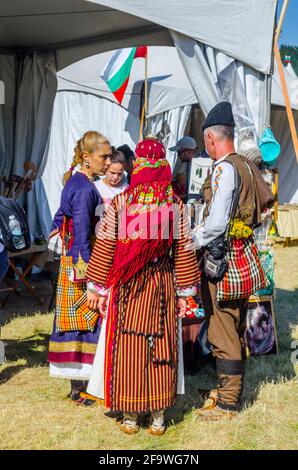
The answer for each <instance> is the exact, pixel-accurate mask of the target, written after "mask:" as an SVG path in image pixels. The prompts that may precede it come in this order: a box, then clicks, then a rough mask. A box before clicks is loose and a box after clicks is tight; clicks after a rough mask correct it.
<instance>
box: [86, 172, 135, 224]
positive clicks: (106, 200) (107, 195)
mask: <svg viewBox="0 0 298 470" xmlns="http://www.w3.org/2000/svg"><path fill="white" fill-rule="evenodd" d="M94 184H95V187H96V189H97V191H98V192H99V194H100V196H101V198H102V202H103V204H100V205H99V206H97V208H96V210H95V215H96V216H98V217H102V216H103V215H104V212H105V211H106V210H107V208H108V206H109V204H110V203H111V201H112V199H113V198H114V197H115V196H118V194H120V193H123V191H124V190H125V189H126V188H127V187H128V184H127V178H124V179H123V181H122V184H121V186H117V187H111V186H108V185H107V184H106V183H105V182H104V178H103V179H100V180H98V181H95V182H94Z"/></svg>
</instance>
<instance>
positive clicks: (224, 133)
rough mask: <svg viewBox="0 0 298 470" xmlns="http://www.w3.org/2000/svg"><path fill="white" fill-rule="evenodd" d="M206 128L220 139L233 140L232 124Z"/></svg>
mask: <svg viewBox="0 0 298 470" xmlns="http://www.w3.org/2000/svg"><path fill="white" fill-rule="evenodd" d="M207 130H211V131H212V132H214V133H215V134H216V135H217V136H218V137H219V138H220V139H228V140H234V137H235V132H234V127H232V126H223V125H217V126H210V127H209V128H207Z"/></svg>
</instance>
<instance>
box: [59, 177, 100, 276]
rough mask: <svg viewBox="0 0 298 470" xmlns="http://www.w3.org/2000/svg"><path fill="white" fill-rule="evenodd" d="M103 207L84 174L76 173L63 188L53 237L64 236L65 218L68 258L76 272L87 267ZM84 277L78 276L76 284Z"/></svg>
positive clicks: (92, 185) (97, 194) (96, 192)
mask: <svg viewBox="0 0 298 470" xmlns="http://www.w3.org/2000/svg"><path fill="white" fill-rule="evenodd" d="M100 203H101V197H100V195H99V193H98V191H97V189H96V187H95V185H94V184H93V183H92V182H90V181H89V179H88V177H87V176H86V175H84V174H83V173H80V172H77V173H75V174H74V175H73V176H72V177H71V178H70V179H69V180H68V182H67V183H66V185H65V186H64V188H63V191H62V194H61V202H60V207H59V209H58V211H57V213H56V215H55V217H54V220H53V224H52V229H51V234H53V233H57V232H58V231H60V232H61V230H62V225H63V218H64V216H66V217H67V227H68V230H67V232H68V233H69V235H70V241H69V244H68V249H67V251H66V255H67V256H72V259H73V264H74V268H75V270H76V266H78V265H80V268H82V265H84V264H85V265H86V264H87V263H88V261H89V258H90V256H91V250H92V244H91V237H92V235H94V233H95V224H96V218H95V209H96V207H97V206H98V205H99V204H100ZM83 270H84V266H83ZM77 274H78V272H77ZM84 277H85V276H80V275H77V276H76V279H75V280H81V279H82V278H84ZM82 280H83V279H82Z"/></svg>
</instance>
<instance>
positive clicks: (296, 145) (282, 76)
mask: <svg viewBox="0 0 298 470" xmlns="http://www.w3.org/2000/svg"><path fill="white" fill-rule="evenodd" d="M288 4H289V0H284V3H283V6H282V10H281V13H280V17H279V21H278V25H277V28H276V31H275V37H274V56H275V60H276V63H277V66H278V72H279V77H280V81H281V86H282V92H283V96H284V100H285V105H286V111H287V116H288V121H289V126H290V131H291V136H292V140H293V146H294V150H295V154H296V159H297V163H298V137H297V131H296V126H295V121H294V116H293V111H292V106H291V102H290V98H289V93H288V89H287V83H286V79H285V74H284V69H283V65H282V61H281V57H280V51H279V47H278V39H279V36H280V33H281V28H282V25H283V21H284V18H285V14H286V11H287V8H288Z"/></svg>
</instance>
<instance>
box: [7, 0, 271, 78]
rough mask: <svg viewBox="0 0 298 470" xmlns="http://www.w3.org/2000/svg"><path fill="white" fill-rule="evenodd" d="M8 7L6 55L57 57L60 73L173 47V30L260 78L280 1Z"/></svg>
mask: <svg viewBox="0 0 298 470" xmlns="http://www.w3.org/2000/svg"><path fill="white" fill-rule="evenodd" d="M2 3H3V4H2V5H1V17H0V48H2V50H6V51H7V50H11V51H15V50H27V51H30V50H38V49H39V50H45V49H50V50H55V51H56V57H57V69H58V70H60V69H61V68H64V67H65V66H66V65H68V64H71V63H73V62H75V61H77V60H79V59H80V58H83V57H87V56H89V55H91V54H94V53H98V52H104V51H108V50H112V49H117V48H121V47H126V46H132V45H134V46H135V45H141V44H147V45H154V44H155V45H171V44H172V40H171V37H170V34H169V31H168V30H173V31H176V32H179V33H182V34H184V35H186V36H189V37H192V38H193V39H195V40H197V41H200V42H202V43H204V44H207V45H210V46H212V47H214V48H216V49H218V50H221V51H223V52H225V53H226V54H228V55H230V56H232V57H235V58H236V59H238V60H240V61H242V62H243V63H245V64H247V65H250V66H251V67H252V68H254V69H256V70H258V71H260V72H263V73H267V74H268V73H269V72H270V58H271V50H272V36H273V29H274V18H275V11H276V3H277V2H276V0H262V1H260V0H249V1H245V2H237V3H236V2H234V1H231V0H221V1H220V2H219V1H218V0H184V1H183V2H182V1H181V0H163V1H162V2H160V0H150V2H148V1H144V0H125V2H124V1H123V0H107V1H104V0H99V1H84V0H51V2H49V1H48V0H27V1H26V2H24V1H23V0H10V1H9V2H2ZM256 11H257V12H258V14H257V15H256ZM238 38H239V40H238ZM241 38H245V41H243V40H241Z"/></svg>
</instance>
